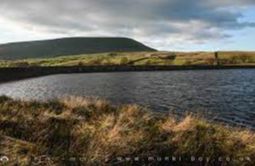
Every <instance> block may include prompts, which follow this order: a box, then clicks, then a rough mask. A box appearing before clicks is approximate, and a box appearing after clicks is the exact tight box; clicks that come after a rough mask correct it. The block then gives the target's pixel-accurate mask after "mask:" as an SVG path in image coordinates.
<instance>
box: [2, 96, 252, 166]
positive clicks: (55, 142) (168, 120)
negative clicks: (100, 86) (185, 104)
mask: <svg viewBox="0 0 255 166" xmlns="http://www.w3.org/2000/svg"><path fill="white" fill-rule="evenodd" d="M0 146H1V148H0V154H5V155H7V156H18V157H20V159H21V160H20V163H17V161H15V160H14V159H12V158H11V161H10V162H11V164H12V165H15V164H18V165H30V164H31V163H30V159H31V156H32V157H33V156H40V155H46V157H50V158H51V159H55V158H56V157H61V158H64V159H67V158H70V157H77V158H76V160H75V161H69V160H54V161H48V162H51V164H50V165H71V164H76V165H114V164H122V165H135V164H138V162H137V161H134V160H130V161H119V160H118V159H117V158H118V157H131V158H133V159H134V158H135V157H140V159H141V160H142V162H147V163H148V164H150V165H161V164H162V163H160V162H156V161H155V160H154V161H148V160H147V159H148V157H150V156H155V157H157V156H162V157H165V156H169V157H172V156H176V157H178V156H180V157H182V158H183V160H182V161H181V162H179V163H177V164H179V165H185V164H186V165H187V164H189V163H190V160H184V159H190V158H191V156H197V157H204V159H205V158H209V159H210V160H209V161H205V160H203V161H201V162H200V164H202V165H215V164H216V165H217V164H218V165H219V164H220V165H254V164H255V134H254V132H253V131H249V130H244V129H239V128H230V127H225V126H222V125H220V124H216V123H209V122H208V121H206V120H205V119H203V118H199V117H195V116H192V115H187V116H186V117H184V118H183V119H179V120H177V119H175V118H174V116H161V115H159V116H158V115H157V116H156V115H154V114H153V113H152V112H151V111H149V110H147V109H145V108H143V107H140V106H137V105H123V106H114V105H112V104H111V103H109V102H107V101H105V100H98V99H95V98H82V97H66V98H63V99H58V100H54V101H48V102H32V101H31V102H28V101H16V100H12V99H10V98H7V97H0ZM81 157H82V159H81ZM226 158H227V159H230V161H228V160H226ZM220 159H221V161H219V160H220ZM194 164H197V163H194Z"/></svg>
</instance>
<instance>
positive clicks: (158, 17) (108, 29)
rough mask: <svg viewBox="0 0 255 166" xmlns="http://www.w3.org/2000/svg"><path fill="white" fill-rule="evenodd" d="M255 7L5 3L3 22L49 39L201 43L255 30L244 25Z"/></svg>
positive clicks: (0, 8)
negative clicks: (42, 33)
mask: <svg viewBox="0 0 255 166" xmlns="http://www.w3.org/2000/svg"><path fill="white" fill-rule="evenodd" d="M253 6H255V1H254V0H242V1H241V0H72V1H70V0H22V1H21V0H2V1H1V4H0V17H3V18H5V19H8V20H10V21H14V22H18V23H20V24H23V25H26V26H28V27H29V26H32V27H36V29H38V30H44V31H47V32H49V33H61V34H67V35H73V34H76V35H77V34H82V35H83V34H84V35H109V36H130V37H137V38H140V39H143V40H145V41H146V40H147V41H148V40H151V39H154V40H159V39H160V38H161V39H163V38H165V40H167V39H169V38H174V37H175V38H176V37H178V38H179V39H183V40H191V41H197V42H201V41H206V40H211V39H220V38H227V37H230V36H229V35H228V34H227V31H228V30H238V29H242V28H244V27H251V26H254V23H250V22H240V21H239V19H240V18H242V17H243V15H242V13H243V11H244V10H245V9H246V8H248V7H253ZM148 42H149V41H148ZM150 42H151V41H150ZM155 42H156V41H155Z"/></svg>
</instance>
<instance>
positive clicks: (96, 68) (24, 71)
mask: <svg viewBox="0 0 255 166" xmlns="http://www.w3.org/2000/svg"><path fill="white" fill-rule="evenodd" d="M220 69H255V65H182V66H179V65H104V66H100V65H91V66H47V67H38V66H37V67H7V68H0V83H4V82H9V81H16V80H20V79H26V78H32V77H40V76H46V75H54V74H72V73H96V72H141V71H173V70H220Z"/></svg>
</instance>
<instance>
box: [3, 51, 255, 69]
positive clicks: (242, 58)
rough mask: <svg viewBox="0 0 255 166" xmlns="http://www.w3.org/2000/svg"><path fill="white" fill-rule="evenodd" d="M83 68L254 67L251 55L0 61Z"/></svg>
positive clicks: (179, 54)
mask: <svg viewBox="0 0 255 166" xmlns="http://www.w3.org/2000/svg"><path fill="white" fill-rule="evenodd" d="M86 65H255V52H218V54H217V55H216V54H215V53H214V52H187V53H185V52H133V53H127V52H126V53H125V52H124V53H123V52H122V53H121V52H112V53H100V54H84V55H72V56H62V57H57V58H48V59H25V60H14V61H10V60H9V61H8V60H0V67H29V66H86Z"/></svg>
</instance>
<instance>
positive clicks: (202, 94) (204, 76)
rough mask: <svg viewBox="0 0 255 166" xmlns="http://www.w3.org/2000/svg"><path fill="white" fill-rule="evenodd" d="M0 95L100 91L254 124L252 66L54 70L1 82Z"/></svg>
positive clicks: (145, 103)
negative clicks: (191, 68)
mask: <svg viewBox="0 0 255 166" xmlns="http://www.w3.org/2000/svg"><path fill="white" fill-rule="evenodd" d="M0 95H7V96H10V97H13V98H22V99H36V100H47V99H51V98H56V97H62V96H66V95H74V96H97V97H100V98H105V99H108V100H110V101H112V102H114V103H121V104H123V103H124V104H127V103H137V104H140V105H143V106H147V107H149V108H152V109H153V110H155V111H161V112H167V111H170V110H174V111H175V112H177V113H179V114H184V113H185V112H199V113H201V114H203V115H205V116H206V117H207V118H209V119H214V120H218V121H224V122H227V123H229V124H237V125H241V126H242V125H245V126H248V127H252V128H255V70H254V69H241V70H239V69H235V70H193V71H192V70H189V71H164V72H121V73H88V74H61V75H51V76H45V77H39V78H32V79H27V80H22V81H16V82H11V83H5V84H0Z"/></svg>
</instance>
